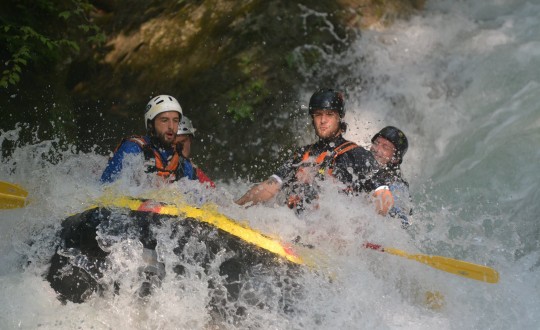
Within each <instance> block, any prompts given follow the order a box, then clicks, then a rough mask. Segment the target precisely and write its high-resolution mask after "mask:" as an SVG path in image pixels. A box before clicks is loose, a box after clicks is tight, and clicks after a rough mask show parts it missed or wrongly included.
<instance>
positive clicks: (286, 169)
mask: <svg viewBox="0 0 540 330" xmlns="http://www.w3.org/2000/svg"><path fill="white" fill-rule="evenodd" d="M304 149H305V148H300V149H297V150H296V151H295V152H294V153H293V154H292V155H291V156H290V157H289V158H288V159H287V160H286V161H285V163H283V164H282V165H281V166H280V167H278V169H277V170H276V171H275V172H274V174H273V175H272V176H271V177H272V178H274V179H276V181H278V182H279V183H280V184H284V183H288V182H290V181H291V180H292V179H293V177H294V174H295V173H296V167H295V166H294V165H295V164H298V163H300V160H301V157H302V155H303V154H304Z"/></svg>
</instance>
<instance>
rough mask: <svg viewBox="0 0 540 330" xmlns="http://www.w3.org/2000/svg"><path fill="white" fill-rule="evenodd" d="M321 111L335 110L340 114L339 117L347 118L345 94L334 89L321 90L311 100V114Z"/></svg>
mask: <svg viewBox="0 0 540 330" xmlns="http://www.w3.org/2000/svg"><path fill="white" fill-rule="evenodd" d="M319 109H323V110H335V111H337V112H338V113H339V117H340V118H343V116H345V101H344V100H343V93H342V92H338V91H336V90H333V89H327V88H324V89H323V88H322V89H319V90H318V91H316V92H315V93H314V94H313V95H312V96H311V98H310V99H309V114H310V115H313V112H314V111H315V110H319Z"/></svg>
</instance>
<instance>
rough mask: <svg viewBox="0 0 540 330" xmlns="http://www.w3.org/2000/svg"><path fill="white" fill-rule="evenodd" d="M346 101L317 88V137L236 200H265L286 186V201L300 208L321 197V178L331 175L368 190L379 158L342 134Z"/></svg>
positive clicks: (313, 103)
mask: <svg viewBox="0 0 540 330" xmlns="http://www.w3.org/2000/svg"><path fill="white" fill-rule="evenodd" d="M344 103H345V102H344V99H343V94H342V93H341V92H339V91H336V90H333V89H319V90H318V91H317V92H315V93H314V94H313V95H312V96H311V98H310V100H309V114H310V115H311V118H312V124H313V127H314V128H315V134H316V135H317V137H318V141H317V142H316V143H314V144H311V145H307V146H304V147H301V148H299V149H297V150H296V151H295V152H294V153H293V155H292V157H291V158H289V159H288V160H287V161H286V162H285V163H284V164H283V165H282V166H281V167H280V168H278V170H277V171H276V172H275V173H274V175H272V176H271V177H270V178H269V179H268V180H266V181H264V182H262V183H260V184H258V185H256V186H254V187H252V188H251V189H250V190H249V191H248V192H247V193H245V194H244V195H243V196H242V197H240V199H238V200H237V201H236V203H237V204H240V205H244V204H246V203H250V202H251V203H254V204H257V203H260V202H265V201H268V200H270V199H271V198H273V197H274V196H276V194H277V193H278V192H279V191H280V190H285V192H286V195H287V196H286V199H287V200H286V203H287V205H288V206H289V207H290V208H291V209H296V210H297V211H301V210H302V209H303V208H304V205H305V203H310V202H311V201H312V200H314V199H317V198H318V182H321V181H323V180H325V178H329V177H334V178H336V179H338V180H339V181H340V182H341V183H343V184H344V187H343V188H344V190H346V191H352V192H360V191H364V190H366V189H367V187H366V186H365V185H364V182H365V180H366V179H367V178H368V176H369V174H370V173H371V166H372V165H375V164H376V161H375V159H374V158H373V156H372V154H371V153H370V152H368V151H367V150H365V149H364V148H361V147H359V146H358V145H357V144H355V143H353V142H351V141H347V140H345V139H344V138H343V136H342V134H343V133H344V132H345V130H346V129H347V125H346V123H345V122H344V121H343V117H344V115H345V104H344Z"/></svg>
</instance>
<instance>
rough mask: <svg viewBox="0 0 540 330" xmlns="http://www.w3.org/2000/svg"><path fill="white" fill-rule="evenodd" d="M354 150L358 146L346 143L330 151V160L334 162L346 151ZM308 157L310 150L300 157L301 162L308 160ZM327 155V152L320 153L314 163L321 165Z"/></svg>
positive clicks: (349, 142)
mask: <svg viewBox="0 0 540 330" xmlns="http://www.w3.org/2000/svg"><path fill="white" fill-rule="evenodd" d="M354 148H358V145H357V144H356V143H354V142H351V141H347V142H345V143H343V144H341V145H339V146H337V147H336V148H335V149H334V150H333V151H332V153H331V154H332V155H333V156H332V159H333V160H335V159H336V158H337V157H338V156H340V155H342V154H344V153H346V152H347V151H349V150H352V149H354ZM309 155H310V150H308V151H306V152H305V153H304V155H303V156H302V161H303V162H305V161H307V160H308V159H309ZM327 155H328V151H325V152H322V153H321V154H320V155H318V156H317V158H316V159H315V162H316V163H317V164H321V163H322V162H323V161H324V159H325V158H326V156H327Z"/></svg>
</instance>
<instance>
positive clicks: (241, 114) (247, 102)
mask: <svg viewBox="0 0 540 330" xmlns="http://www.w3.org/2000/svg"><path fill="white" fill-rule="evenodd" d="M269 94H270V93H269V91H268V90H267V89H266V87H265V83H264V81H263V80H261V79H256V80H252V81H250V82H248V84H245V85H240V86H238V87H236V88H235V89H233V90H232V91H230V92H229V93H227V96H228V97H229V99H230V103H229V106H228V108H227V112H228V113H229V114H231V115H232V116H233V118H234V120H236V121H240V120H244V119H250V120H253V119H254V114H253V105H254V104H257V103H260V102H261V101H262V100H263V99H264V98H266V97H267V96H268V95H269Z"/></svg>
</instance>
